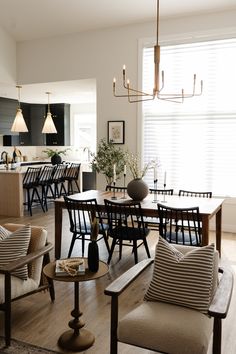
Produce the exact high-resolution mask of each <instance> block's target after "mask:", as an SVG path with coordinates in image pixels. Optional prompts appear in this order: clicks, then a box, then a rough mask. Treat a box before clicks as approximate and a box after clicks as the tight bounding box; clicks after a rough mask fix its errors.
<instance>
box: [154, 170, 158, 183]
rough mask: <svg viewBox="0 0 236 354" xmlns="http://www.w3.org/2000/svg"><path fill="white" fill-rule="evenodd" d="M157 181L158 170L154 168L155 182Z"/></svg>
mask: <svg viewBox="0 0 236 354" xmlns="http://www.w3.org/2000/svg"><path fill="white" fill-rule="evenodd" d="M156 180H157V169H156V167H154V182H155V181H156Z"/></svg>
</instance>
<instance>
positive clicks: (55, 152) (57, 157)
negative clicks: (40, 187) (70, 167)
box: [43, 148, 70, 165]
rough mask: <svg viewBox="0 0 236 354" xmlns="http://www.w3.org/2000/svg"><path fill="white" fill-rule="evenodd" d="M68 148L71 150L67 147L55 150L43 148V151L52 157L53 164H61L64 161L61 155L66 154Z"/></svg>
mask: <svg viewBox="0 0 236 354" xmlns="http://www.w3.org/2000/svg"><path fill="white" fill-rule="evenodd" d="M68 150H70V148H66V149H64V150H58V149H55V150H53V149H49V148H48V149H46V150H43V152H44V153H45V154H46V155H47V156H48V157H50V158H51V162H52V165H59V164H60V163H61V162H62V158H61V156H60V155H66V153H67V151H68Z"/></svg>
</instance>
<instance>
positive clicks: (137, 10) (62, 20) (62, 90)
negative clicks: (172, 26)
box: [0, 0, 236, 103]
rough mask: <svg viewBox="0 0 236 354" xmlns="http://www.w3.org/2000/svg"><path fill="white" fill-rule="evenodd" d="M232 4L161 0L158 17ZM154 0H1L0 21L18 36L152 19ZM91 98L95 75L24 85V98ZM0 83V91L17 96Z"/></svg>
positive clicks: (233, 5)
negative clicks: (92, 76) (91, 77)
mask: <svg viewBox="0 0 236 354" xmlns="http://www.w3.org/2000/svg"><path fill="white" fill-rule="evenodd" d="M232 9H236V0H160V17H161V18H170V17H177V16H188V15H194V14H202V13H209V12H219V11H224V10H232ZM155 17H156V0H0V27H2V28H3V29H4V30H5V31H6V32H7V33H9V34H10V35H11V36H12V37H13V38H14V39H15V40H16V41H24V40H31V39H37V38H45V37H51V36H58V35H63V34H70V33H76V32H82V31H88V30H96V29H101V28H107V27H114V26H121V25H126V24H132V23H140V22H147V21H150V20H155ZM46 91H50V92H52V95H51V97H50V101H51V102H54V103H57V102H62V101H63V102H65V103H80V102H91V101H92V102H94V101H95V98H96V83H95V81H94V80H80V81H68V82H56V83H50V84H48V85H47V84H35V85H24V86H23V88H22V90H21V99H22V101H25V102H34V103H43V102H47V96H46V94H45V95H44V94H43V92H46ZM16 96H17V90H16V88H15V87H14V86H6V85H1V83H0V97H8V98H16Z"/></svg>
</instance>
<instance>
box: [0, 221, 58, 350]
mask: <svg viewBox="0 0 236 354" xmlns="http://www.w3.org/2000/svg"><path fill="white" fill-rule="evenodd" d="M52 248H53V246H52V244H50V243H48V242H47V231H46V230H45V229H44V228H43V227H39V226H30V225H19V224H5V225H2V226H0V310H1V311H4V314H5V342H6V345H7V346H8V345H10V341H11V302H12V301H15V300H18V299H20V298H22V297H24V296H28V295H31V294H34V293H35V292H38V291H41V290H45V289H49V291H50V297H51V300H52V301H54V299H55V293H54V287H53V282H52V281H50V280H49V282H48V281H47V280H46V278H44V277H43V275H42V267H43V265H44V264H46V263H48V262H49V261H50V258H49V251H50V250H52Z"/></svg>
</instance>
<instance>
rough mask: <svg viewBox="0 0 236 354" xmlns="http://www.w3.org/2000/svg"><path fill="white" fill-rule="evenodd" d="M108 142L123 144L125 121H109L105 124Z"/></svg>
mask: <svg viewBox="0 0 236 354" xmlns="http://www.w3.org/2000/svg"><path fill="white" fill-rule="evenodd" d="M107 131H108V134H107V136H108V139H107V140H108V142H109V141H110V142H112V143H113V144H124V143H125V121H124V120H110V121H108V122H107Z"/></svg>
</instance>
